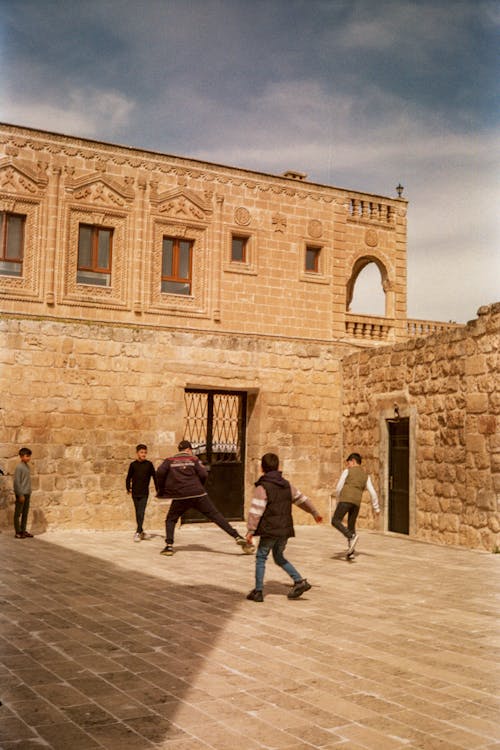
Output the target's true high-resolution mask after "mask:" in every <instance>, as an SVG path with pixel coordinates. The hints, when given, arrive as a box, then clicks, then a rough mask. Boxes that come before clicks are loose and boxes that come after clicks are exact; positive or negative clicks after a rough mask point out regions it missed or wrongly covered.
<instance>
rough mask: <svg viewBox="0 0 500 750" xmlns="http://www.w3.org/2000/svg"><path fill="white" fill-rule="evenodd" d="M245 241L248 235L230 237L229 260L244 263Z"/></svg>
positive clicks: (245, 255)
mask: <svg viewBox="0 0 500 750" xmlns="http://www.w3.org/2000/svg"><path fill="white" fill-rule="evenodd" d="M247 242H248V237H237V236H235V235H233V236H232V238H231V261H232V262H233V263H246V261H247Z"/></svg>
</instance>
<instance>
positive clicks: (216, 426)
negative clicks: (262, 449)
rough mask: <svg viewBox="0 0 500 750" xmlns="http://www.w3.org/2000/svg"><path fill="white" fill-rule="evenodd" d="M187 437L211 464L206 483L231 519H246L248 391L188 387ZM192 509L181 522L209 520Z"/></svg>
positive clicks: (201, 457) (186, 406) (211, 493)
mask: <svg viewBox="0 0 500 750" xmlns="http://www.w3.org/2000/svg"><path fill="white" fill-rule="evenodd" d="M184 405H185V427H184V439H185V440H189V441H190V443H191V444H192V446H193V452H194V453H195V454H196V455H197V456H198V457H199V458H200V459H201V460H202V461H203V463H204V464H205V465H206V467H207V468H208V471H209V474H208V480H207V483H206V485H205V487H206V490H207V492H208V494H209V495H210V497H211V499H212V500H213V502H214V503H215V505H216V506H217V508H218V509H219V510H220V511H221V513H222V514H223V515H224V516H225V517H226V518H227V519H228V520H230V521H241V520H242V519H243V512H244V502H245V427H246V393H245V392H242V391H215V390H210V391H208V390H202V389H195V388H186V390H185V392H184ZM206 520H207V519H206V518H205V516H202V515H201V514H200V513H197V512H195V511H189V513H186V514H185V516H183V519H182V522H183V523H189V522H191V523H192V522H194V521H196V522H197V523H198V522H200V521H206Z"/></svg>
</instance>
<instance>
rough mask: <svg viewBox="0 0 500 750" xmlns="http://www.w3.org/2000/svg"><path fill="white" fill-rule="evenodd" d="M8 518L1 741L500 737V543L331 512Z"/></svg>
mask: <svg viewBox="0 0 500 750" xmlns="http://www.w3.org/2000/svg"><path fill="white" fill-rule="evenodd" d="M163 544H164V542H163V538H162V533H161V532H160V531H158V532H156V533H153V534H152V538H151V539H150V540H148V541H143V542H141V543H140V544H136V543H135V544H134V543H133V542H132V535H131V534H129V533H124V532H95V533H91V532H69V531H57V532H47V533H45V534H42V535H39V536H37V537H36V538H35V539H23V540H16V539H14V536H13V534H10V533H9V532H7V531H4V532H3V533H2V534H1V535H0V550H1V553H0V554H1V568H0V570H1V573H0V601H1V607H0V685H1V687H0V699H1V700H2V702H3V706H2V707H0V748H1V750H14V748H16V750H28V749H30V750H41V749H42V748H52V749H53V750H70V749H71V750H102V748H105V749H106V750H148V748H153V749H154V748H155V749H156V750H159V749H161V750H240V748H245V750H263V749H266V750H312V749H313V748H318V749H319V748H321V750H367V749H368V750H464V749H467V750H494V749H495V750H499V748H500V722H499V717H500V696H499V685H500V678H499V674H500V670H499V661H500V658H499V657H500V630H499V627H498V614H499V612H500V579H499V575H498V573H499V565H500V555H493V554H488V553H483V552H478V551H469V550H460V549H453V548H446V547H440V546H436V545H430V544H423V543H420V542H415V541H413V540H410V539H407V538H401V537H398V536H392V535H383V534H378V533H372V532H367V531H365V532H363V531H361V533H360V542H359V544H358V552H357V554H356V556H355V558H354V560H353V561H352V562H348V561H347V560H346V559H345V555H344V552H345V549H344V543H343V540H342V537H340V535H339V534H338V533H337V532H335V531H334V530H333V529H332V528H331V527H329V526H328V525H326V524H325V525H323V526H321V527H314V528H313V527H309V526H306V527H298V528H297V536H296V538H295V539H293V540H290V542H289V545H288V548H287V550H288V552H287V554H288V556H289V558H290V560H291V561H292V562H293V563H294V564H295V565H296V567H297V568H298V569H299V571H300V572H301V573H302V574H303V575H304V576H305V577H307V578H308V579H309V580H310V582H311V583H312V585H313V587H312V589H311V590H310V591H308V592H307V593H306V594H304V595H303V596H302V597H301V598H300V599H298V600H296V601H290V600H288V599H287V598H286V593H287V591H288V587H289V582H288V580H287V578H286V576H285V575H284V573H283V572H282V571H281V569H279V568H277V567H276V566H275V565H274V564H273V563H272V562H271V561H270V562H269V563H268V568H267V575H266V589H265V600H264V602H263V603H256V602H250V601H247V600H246V598H245V595H246V594H247V593H248V591H249V590H250V589H251V588H252V587H253V575H254V565H255V560H254V557H253V556H246V555H242V554H241V553H240V551H239V549H238V548H237V547H236V545H235V544H234V542H233V540H232V539H230V538H229V537H228V536H226V535H225V534H224V533H223V532H221V531H220V530H219V529H217V528H216V527H213V526H212V525H185V526H183V527H181V528H180V529H179V531H178V532H177V537H176V554H175V555H174V556H173V557H171V558H166V557H163V556H161V555H160V554H159V552H160V550H161V549H162V547H163Z"/></svg>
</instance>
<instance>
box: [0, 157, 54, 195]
mask: <svg viewBox="0 0 500 750" xmlns="http://www.w3.org/2000/svg"><path fill="white" fill-rule="evenodd" d="M46 185H47V177H46V175H40V174H39V173H38V172H34V171H33V170H32V169H29V167H25V166H21V165H19V164H15V165H14V164H13V163H12V160H11V159H8V158H7V159H1V160H0V190H3V191H6V192H12V193H18V194H19V193H22V194H24V195H36V194H37V193H38V191H39V189H40V188H41V187H45V186H46Z"/></svg>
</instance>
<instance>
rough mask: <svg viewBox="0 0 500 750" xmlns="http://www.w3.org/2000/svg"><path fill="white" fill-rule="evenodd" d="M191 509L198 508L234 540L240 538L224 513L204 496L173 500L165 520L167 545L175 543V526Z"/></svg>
mask: <svg viewBox="0 0 500 750" xmlns="http://www.w3.org/2000/svg"><path fill="white" fill-rule="evenodd" d="M190 508H196V510H197V511H199V513H203V515H204V516H205V517H206V518H208V519H209V520H210V521H213V522H214V523H216V524H217V526H219V528H221V529H222V531H225V532H226V534H229V536H232V537H233V539H236V537H238V536H240V535H239V533H238V532H237V531H236V529H234V528H233V527H232V526H231V525H230V524H229V523H228V522H227V521H226V519H225V518H224V516H223V515H222V513H221V512H220V511H218V510H217V508H216V507H215V505H214V504H213V502H212V501H211V500H210V498H209V497H208V495H202V496H201V497H185V498H182V499H180V500H172V504H171V505H170V508H169V511H168V513H167V518H166V520H165V530H166V538H165V541H166V543H167V544H173V543H174V531H175V524H176V523H177V521H178V520H179V518H180V517H181V516H182V515H183V514H184V513H186V511H188V510H189V509H190Z"/></svg>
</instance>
